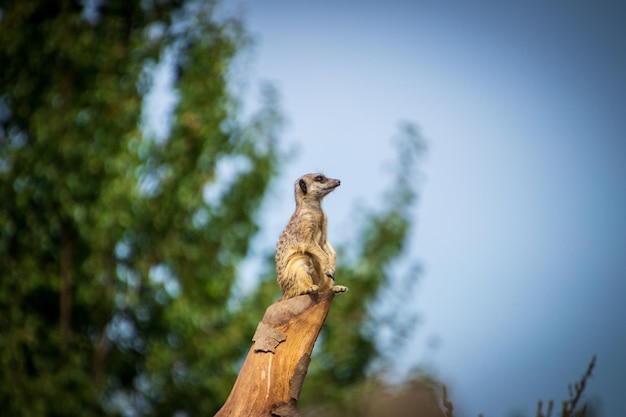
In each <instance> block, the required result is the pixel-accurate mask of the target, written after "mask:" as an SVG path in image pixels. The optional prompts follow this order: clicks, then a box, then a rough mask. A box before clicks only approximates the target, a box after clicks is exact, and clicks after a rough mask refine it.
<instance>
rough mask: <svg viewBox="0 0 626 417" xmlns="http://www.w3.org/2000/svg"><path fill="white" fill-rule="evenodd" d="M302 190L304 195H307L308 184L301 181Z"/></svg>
mask: <svg viewBox="0 0 626 417" xmlns="http://www.w3.org/2000/svg"><path fill="white" fill-rule="evenodd" d="M300 189H301V190H302V192H303V193H304V194H306V191H307V190H306V182H304V180H300Z"/></svg>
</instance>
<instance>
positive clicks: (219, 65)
mask: <svg viewBox="0 0 626 417" xmlns="http://www.w3.org/2000/svg"><path fill="white" fill-rule="evenodd" d="M214 8H215V4H214V3H213V2H201V1H182V0H179V1H177V0H173V1H166V2H161V1H154V2H153V1H144V0H124V1H122V0H105V1H102V2H98V1H95V2H83V1H78V0H74V1H72V0H29V1H21V2H3V3H2V5H1V6H0V10H1V11H2V13H1V20H0V365H1V366H0V403H1V404H3V405H4V408H3V415H10V416H34V417H37V416H73V415H77V416H78V415H81V416H82V415H137V414H140V415H153V416H160V415H164V416H165V415H167V416H170V415H174V414H176V413H177V412H182V413H184V414H183V415H212V414H213V413H215V411H217V409H218V408H219V407H220V406H221V404H222V403H223V402H224V400H225V399H226V396H227V395H228V392H229V390H230V388H231V386H232V383H233V382H234V378H235V376H236V372H237V366H238V364H239V362H240V360H241V358H242V357H243V355H244V354H245V352H246V351H247V350H248V348H249V346H250V338H251V335H252V334H253V331H254V328H255V326H256V324H257V322H258V320H259V319H260V318H261V317H262V313H263V311H264V310H265V308H266V307H267V306H268V305H269V304H270V303H271V302H273V301H274V300H275V298H276V296H277V295H278V293H279V290H278V287H277V285H276V283H275V280H274V277H275V276H274V274H273V273H272V274H271V278H270V279H269V280H267V282H264V283H263V284H262V285H260V286H259V288H258V290H257V291H256V292H255V294H253V295H252V296H250V297H249V298H248V299H246V300H239V301H238V302H237V303H235V302H233V298H232V297H233V286H234V283H235V280H236V276H237V267H238V265H239V264H240V262H241V261H242V260H243V259H244V258H245V257H246V256H247V254H248V249H249V242H250V240H251V238H252V237H253V236H254V235H255V233H256V232H257V230H258V225H257V222H256V217H257V212H258V209H259V206H260V203H261V201H262V199H263V197H264V195H265V194H266V191H267V187H268V185H269V184H270V182H271V180H272V178H273V177H274V176H275V175H276V172H277V168H278V163H279V158H280V155H279V153H278V151H277V148H276V140H277V129H278V128H279V127H280V125H281V118H280V114H279V112H278V111H277V100H276V94H275V93H274V92H273V91H272V90H271V89H268V90H266V91H265V95H264V97H265V100H266V102H265V103H264V105H263V107H262V109H261V110H260V111H259V113H258V115H257V116H256V117H255V118H253V119H252V120H251V121H250V122H249V123H246V124H244V123H243V122H241V121H240V120H239V119H238V117H237V103H236V101H235V100H234V99H233V98H232V97H231V96H230V95H229V92H228V83H227V73H228V69H229V65H230V63H231V60H232V58H233V56H234V54H236V52H237V51H238V50H239V49H240V48H242V47H243V46H244V45H245V36H244V33H243V30H242V28H241V25H240V24H239V22H237V21H235V20H224V19H223V20H218V19H216V18H215V17H214ZM166 51H168V52H169V53H171V54H172V56H173V57H174V61H175V83H174V84H175V89H176V92H177V100H178V101H177V105H176V108H175V112H174V118H173V122H172V126H171V131H170V133H169V134H168V136H167V137H166V138H165V139H164V140H160V139H157V138H153V137H146V135H145V134H144V132H143V131H142V128H141V127H142V125H143V121H142V104H143V101H144V98H145V97H144V96H145V94H146V93H147V92H148V91H149V89H150V86H151V79H150V71H148V69H149V68H153V67H154V66H155V65H156V63H157V62H159V60H160V59H161V56H163V54H164V53H165V52H166ZM398 146H399V151H400V155H401V156H400V161H399V164H398V166H400V168H399V171H398V172H397V178H396V182H395V187H394V188H392V190H391V193H390V194H389V195H388V196H387V198H386V201H387V205H386V206H384V207H382V208H381V211H380V212H368V213H367V214H365V215H364V217H363V219H362V228H361V232H360V235H359V237H358V239H357V242H353V243H351V244H350V245H349V246H350V250H348V247H347V246H346V247H345V248H343V249H341V248H339V252H340V254H341V255H340V256H341V258H340V259H341V260H340V262H339V268H338V270H337V278H338V280H340V281H341V283H342V284H346V285H348V286H350V287H351V292H350V293H348V294H347V295H345V296H341V297H338V298H337V300H336V301H335V302H334V303H333V307H332V311H331V314H330V315H329V318H328V321H327V325H326V327H325V331H324V333H323V334H322V337H321V339H320V341H319V343H318V347H317V348H316V352H315V358H314V361H313V363H312V366H311V369H310V372H309V376H308V377H307V381H306V383H305V389H304V398H303V403H304V404H305V405H306V404H313V403H320V402H328V403H331V404H339V403H341V402H342V398H343V397H342V395H343V394H344V393H345V392H349V390H350V389H352V388H355V387H358V386H359V384H360V383H362V381H363V379H364V378H365V376H366V373H367V371H368V370H369V369H371V368H372V366H373V364H374V363H375V362H376V360H377V359H378V358H379V357H380V349H381V346H383V343H384V341H383V340H382V339H381V337H380V335H378V334H377V332H376V330H375V328H376V326H375V323H376V320H382V319H383V318H382V317H381V315H380V314H375V313H374V312H373V306H374V305H376V304H377V303H379V302H380V299H381V297H382V298H385V297H386V295H385V288H387V287H389V286H391V283H392V275H393V267H394V263H395V261H396V260H397V259H398V258H399V257H400V256H401V255H402V253H403V248H404V247H405V243H406V238H407V233H408V231H409V228H410V224H411V215H410V207H411V205H412V203H413V202H414V200H415V192H414V189H413V188H412V187H411V181H412V176H413V174H412V171H411V169H412V167H413V166H414V162H415V161H414V160H413V159H411V158H414V157H415V156H416V155H418V154H419V153H420V151H421V149H422V144H421V140H420V137H419V134H418V133H417V132H416V131H415V130H414V129H412V128H411V127H410V126H407V127H406V128H405V129H404V131H403V134H402V140H400V141H399V143H398ZM406 158H409V159H406ZM224 172H226V173H227V174H228V175H225V174H224ZM273 244H274V242H271V245H268V247H270V248H273ZM270 265H271V268H273V263H271V264H270ZM412 280H414V275H411V274H410V275H409V276H408V278H407V280H406V282H405V283H404V284H406V285H409V283H410V282H411V281H412ZM387 295H390V294H387ZM383 304H384V303H383ZM391 318H392V319H394V320H395V319H398V317H395V318H394V317H391ZM384 319H385V320H389V317H386V318H384ZM394 323H396V322H395V321H394ZM397 323H401V322H400V321H398V322H397ZM355 389H356V388H355Z"/></svg>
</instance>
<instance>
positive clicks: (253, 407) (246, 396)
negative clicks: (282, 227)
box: [216, 292, 335, 417]
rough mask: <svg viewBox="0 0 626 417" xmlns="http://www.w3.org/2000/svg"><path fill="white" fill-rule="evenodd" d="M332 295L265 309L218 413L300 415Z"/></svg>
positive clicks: (230, 416) (229, 416)
mask: <svg viewBox="0 0 626 417" xmlns="http://www.w3.org/2000/svg"><path fill="white" fill-rule="evenodd" d="M334 295H335V294H334V293H333V292H324V293H320V294H311V295H301V296H298V297H294V298H290V299H288V300H285V301H279V302H276V303H274V304H272V305H271V306H269V307H268V308H267V310H266V311H265V315H264V316H263V320H261V322H260V323H259V325H258V327H257V330H256V332H255V334H254V337H253V339H252V340H253V344H252V347H251V348H250V351H249V352H248V356H247V357H246V360H245V362H244V363H243V366H242V367H241V370H240V371H239V376H238V377H237V380H236V381H235V385H234V386H233V389H232V390H231V392H230V395H229V396H228V399H227V400H226V403H224V405H223V406H222V408H221V409H220V411H218V413H217V414H216V417H235V416H237V417H238V416H259V417H271V416H278V417H295V416H300V414H299V413H298V409H297V407H296V405H297V402H298V398H299V396H300V391H301V390H302V384H303V383H304V377H305V376H306V373H307V370H308V368H309V363H310V362H311V352H312V351H313V346H314V345H315V341H316V340H317V336H318V335H319V333H320V330H321V329H322V325H323V324H324V321H325V320H326V316H327V315H328V309H329V308H330V302H331V301H332V300H333V298H334Z"/></svg>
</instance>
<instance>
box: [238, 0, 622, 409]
mask: <svg viewBox="0 0 626 417" xmlns="http://www.w3.org/2000/svg"><path fill="white" fill-rule="evenodd" d="M227 6H228V7H232V9H234V10H241V11H243V17H244V21H245V23H246V27H247V29H248V30H249V31H250V32H251V34H252V35H253V36H254V37H255V39H256V45H255V46H254V48H253V49H252V51H253V52H252V53H248V54H247V55H246V59H244V61H245V71H244V72H245V74H247V75H246V76H248V78H249V80H250V81H249V85H250V88H249V91H250V92H253V91H254V87H255V86H256V85H258V83H259V82H261V81H262V80H269V81H271V82H273V83H274V84H275V85H276V86H277V88H278V90H279V92H280V94H281V97H282V106H283V109H284V113H285V116H286V117H287V119H288V124H287V127H286V129H285V130H284V134H283V140H284V144H285V147H286V148H289V149H291V148H295V149H297V150H298V152H297V153H296V155H295V156H294V157H293V158H291V159H290V161H289V162H288V163H287V165H286V166H285V169H284V171H283V173H282V174H281V179H280V180H279V181H277V183H276V186H275V187H274V190H273V191H272V192H273V193H274V194H273V195H274V198H272V202H271V203H269V205H270V206H271V207H268V208H267V210H266V214H265V217H266V227H265V229H264V231H263V236H269V237H270V238H271V237H275V236H278V235H279V234H280V230H281V229H282V227H283V226H284V224H285V223H286V221H287V219H288V218H289V215H290V213H291V212H292V210H293V201H292V196H291V187H292V186H291V184H292V183H293V181H294V180H295V179H296V178H297V177H298V176H299V175H301V174H303V173H306V172H311V171H323V172H325V173H326V174H327V175H329V176H331V177H335V178H340V179H341V180H342V186H341V188H339V189H338V190H337V191H336V192H335V193H333V195H331V196H329V197H328V199H327V201H326V202H325V207H326V210H327V212H328V215H329V219H330V226H329V227H330V230H329V234H330V238H331V241H334V242H342V241H343V242H345V241H346V239H349V238H350V235H349V234H348V233H346V232H345V231H346V230H348V229H350V227H351V224H352V221H351V218H352V217H353V216H354V213H353V211H354V210H355V207H356V205H355V202H356V201H362V202H365V203H367V204H371V205H374V206H376V205H380V201H379V200H380V198H381V194H382V190H383V189H384V187H385V186H386V185H388V180H389V178H390V176H389V172H388V164H389V161H392V160H393V155H394V153H393V147H392V144H391V138H392V137H393V136H394V134H395V133H396V132H397V127H398V123H399V122H400V121H403V120H408V121H412V122H414V123H416V124H417V125H419V126H420V128H421V130H422V133H423V134H424V136H425V137H426V138H427V140H428V154H427V157H426V158H425V159H424V162H423V166H422V174H421V176H420V178H419V179H416V185H417V186H418V187H419V190H420V201H419V204H418V207H417V209H416V211H415V213H416V217H415V228H414V231H413V234H412V238H411V244H410V253H409V256H410V257H411V258H412V259H414V260H419V261H420V262H421V263H422V265H423V267H424V274H423V276H422V277H421V280H420V282H419V285H418V286H417V288H416V293H415V297H413V299H414V303H413V304H412V305H406V306H401V307H398V308H405V309H407V311H412V312H417V313H418V314H419V315H420V318H421V321H420V323H419V325H418V327H417V329H416V332H415V336H414V343H415V345H413V346H417V348H415V347H413V349H414V350H413V351H408V349H406V350H405V351H404V352H403V353H402V354H401V355H400V356H399V359H398V361H397V364H396V366H397V369H398V371H400V370H402V369H404V368H406V367H409V366H411V365H414V364H420V363H427V364H429V365H430V366H432V367H433V368H434V369H436V370H437V372H438V374H439V376H440V377H441V378H443V379H444V380H445V381H447V382H449V384H450V385H451V389H452V396H453V399H454V400H455V402H456V406H457V408H458V409H460V411H462V412H463V415H467V416H472V415H474V416H475V415H478V413H484V415H485V416H486V417H496V416H506V415H509V414H510V413H511V412H512V411H522V412H525V413H526V415H534V412H535V408H536V403H537V400H539V399H544V400H548V399H555V400H557V401H560V400H561V399H564V398H565V397H566V396H567V384H568V383H569V382H573V381H575V380H577V379H578V378H579V377H580V375H581V374H582V373H583V371H584V369H585V367H586V365H587V363H588V361H589V359H590V358H591V356H592V355H593V354H594V353H596V354H598V363H597V367H596V372H595V373H594V376H593V378H592V380H591V382H590V385H589V389H588V393H587V394H588V397H587V398H593V397H596V398H600V399H601V400H602V406H603V410H604V413H605V415H607V416H608V415H622V414H624V413H626V407H625V406H624V405H623V402H622V401H621V397H623V395H624V394H623V393H624V392H626V382H624V375H626V323H625V321H626V302H625V300H624V298H625V296H626V181H625V179H626V163H625V162H626V43H624V39H626V7H625V6H622V5H621V4H620V2H617V1H615V2H605V1H599V2H594V3H591V2H583V1H554V2H538V1H530V2H498V1H474V2H464V3H461V2H445V3H443V2H426V1H423V2H422V1H415V2H408V1H407V2H402V1H388V2H371V1H360V2H355V1H344V2H329V1H317V2H294V1H292V2H287V1H278V0H267V1H244V0H231V1H229V2H227ZM364 179H367V181H368V186H367V187H366V186H364V185H365V183H364ZM338 262H341V260H338ZM338 280H339V283H340V278H338ZM348 296H349V293H348ZM432 340H439V343H438V347H437V349H435V350H434V351H433V350H431V349H429V348H428V345H429V341H432Z"/></svg>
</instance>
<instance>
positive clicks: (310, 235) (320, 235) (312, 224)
mask: <svg viewBox="0 0 626 417" xmlns="http://www.w3.org/2000/svg"><path fill="white" fill-rule="evenodd" d="M299 217H300V222H299V223H300V227H299V229H300V232H301V238H302V239H303V240H308V241H314V242H317V243H319V244H322V243H324V242H325V241H326V216H325V215H324V212H323V211H320V210H315V211H313V210H305V211H303V212H302V213H301V215H300V216H299Z"/></svg>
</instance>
